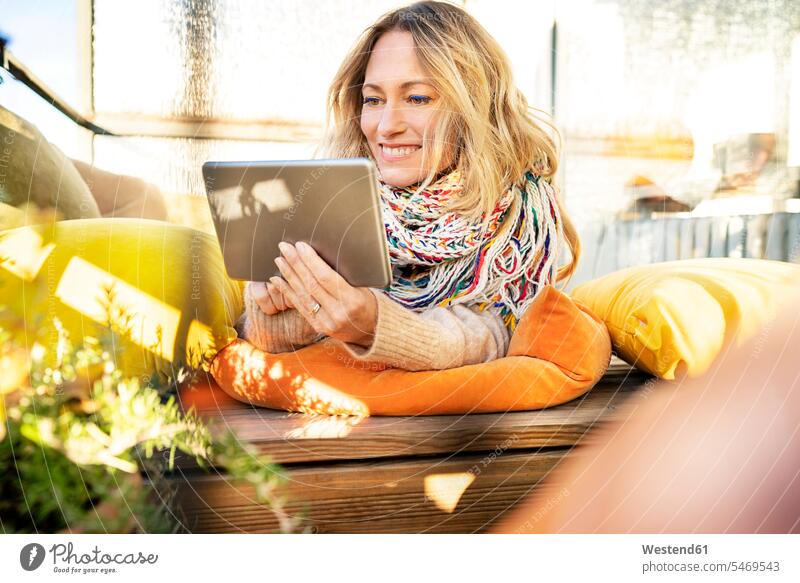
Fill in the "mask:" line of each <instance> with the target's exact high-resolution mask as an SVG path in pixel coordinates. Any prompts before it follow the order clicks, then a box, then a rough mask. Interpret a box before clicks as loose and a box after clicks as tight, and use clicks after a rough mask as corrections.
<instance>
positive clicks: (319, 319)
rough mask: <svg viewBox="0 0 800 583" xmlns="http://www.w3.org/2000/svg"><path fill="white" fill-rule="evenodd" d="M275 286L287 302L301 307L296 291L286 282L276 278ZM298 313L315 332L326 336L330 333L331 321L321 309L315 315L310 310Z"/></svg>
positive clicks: (301, 309)
mask: <svg viewBox="0 0 800 583" xmlns="http://www.w3.org/2000/svg"><path fill="white" fill-rule="evenodd" d="M275 285H276V287H278V288H279V289H280V290H281V293H282V294H283V295H284V296H285V297H286V298H287V300H288V301H289V302H292V303H293V304H294V305H295V306H302V305H303V303H302V301H301V300H300V299H299V297H298V294H297V291H295V290H294V289H292V287H291V286H290V285H289V284H288V283H287V282H286V280H284V279H282V278H280V277H278V278H276V281H275ZM298 311H299V312H300V313H301V314H302V315H303V316H304V317H305V319H306V320H307V321H308V323H309V324H311V326H312V327H313V328H314V330H316V331H317V332H322V333H323V334H328V333H329V332H330V330H331V326H332V321H331V319H330V317H329V316H328V313H327V312H325V311H324V310H323V309H322V308H320V309H319V311H317V313H316V314H312V313H311V310H310V309H304V308H298Z"/></svg>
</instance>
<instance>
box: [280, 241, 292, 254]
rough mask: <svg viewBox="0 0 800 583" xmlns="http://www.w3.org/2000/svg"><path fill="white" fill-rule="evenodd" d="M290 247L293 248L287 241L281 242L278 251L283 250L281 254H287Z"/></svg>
mask: <svg viewBox="0 0 800 583" xmlns="http://www.w3.org/2000/svg"><path fill="white" fill-rule="evenodd" d="M290 247H291V245H289V244H288V243H286V242H285V241H281V242H280V243H278V249H280V250H281V253H284V254H285V253H286V252H287V251H289V248H290Z"/></svg>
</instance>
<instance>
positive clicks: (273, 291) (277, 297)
mask: <svg viewBox="0 0 800 583" xmlns="http://www.w3.org/2000/svg"><path fill="white" fill-rule="evenodd" d="M267 293H268V294H269V297H270V299H271V300H272V305H273V306H275V309H276V310H278V311H279V312H282V311H284V310H285V309H286V302H284V301H283V295H282V294H281V293H280V291H279V290H278V288H277V287H275V285H274V284H273V283H271V282H269V281H268V282H267Z"/></svg>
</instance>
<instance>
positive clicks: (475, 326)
mask: <svg viewBox="0 0 800 583" xmlns="http://www.w3.org/2000/svg"><path fill="white" fill-rule="evenodd" d="M253 285H263V284H261V283H253V282H251V283H248V284H247V286H246V287H245V292H244V303H245V313H244V315H243V317H242V319H241V320H240V321H239V323H238V324H237V329H238V331H239V335H240V337H242V338H244V339H245V340H247V341H248V342H250V343H251V344H253V345H254V346H256V347H257V348H260V349H261V350H264V351H266V352H271V353H278V352H287V351H290V350H295V349H297V348H300V347H302V346H306V345H308V344H311V343H313V342H317V341H319V340H322V339H324V338H327V337H326V336H325V335H324V334H318V333H317V332H316V331H315V330H314V328H313V327H312V326H311V324H309V323H308V321H307V320H306V319H305V317H304V316H303V315H302V314H301V313H300V312H298V311H297V310H295V309H291V310H286V311H283V312H279V313H277V314H275V315H272V316H270V315H267V314H265V313H264V312H263V311H262V310H261V308H259V307H258V304H257V303H256V302H255V300H253V299H252V297H251V296H250V288H251V286H253ZM370 291H371V292H372V293H373V294H375V297H376V298H377V300H378V321H377V324H376V327H375V336H374V339H373V342H372V345H371V346H370V347H369V348H364V347H363V346H359V345H356V344H350V343H347V342H342V341H340V340H336V339H334V338H328V340H327V341H328V342H335V343H337V344H338V345H339V346H341V347H343V348H344V349H345V350H346V351H347V352H348V353H349V354H350V356H351V357H352V358H353V359H354V360H356V361H358V362H365V363H383V364H385V365H387V366H391V367H394V368H402V369H405V370H442V369H447V368H454V367H457V366H463V365H466V364H476V363H479V362H488V361H490V360H494V359H497V358H501V357H503V356H505V355H506V351H507V350H508V344H509V341H510V338H511V334H510V332H509V330H508V328H507V327H506V326H505V324H504V323H503V321H502V320H501V319H500V316H498V315H497V314H494V313H492V312H488V311H484V312H481V311H479V310H478V309H477V307H473V308H467V307H465V306H463V305H455V306H450V307H447V308H444V307H434V308H429V309H428V310H425V311H424V312H421V313H417V312H414V311H412V310H409V309H408V308H406V307H404V306H401V305H400V304H398V303H397V302H395V301H394V300H392V299H391V298H389V296H387V295H386V294H384V293H383V292H382V291H380V290H377V289H373V288H370Z"/></svg>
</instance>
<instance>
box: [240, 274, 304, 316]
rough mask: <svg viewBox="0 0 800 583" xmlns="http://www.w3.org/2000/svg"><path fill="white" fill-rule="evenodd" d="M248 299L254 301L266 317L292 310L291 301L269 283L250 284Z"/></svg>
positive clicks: (253, 282)
mask: <svg viewBox="0 0 800 583" xmlns="http://www.w3.org/2000/svg"><path fill="white" fill-rule="evenodd" d="M250 297H251V298H253V300H255V302H256V304H258V307H259V308H261V311H262V312H264V313H265V314H266V315H268V316H274V315H275V314H277V313H278V312H283V311H284V310H288V309H290V308H294V304H292V302H291V300H290V299H289V298H287V297H286V296H285V295H283V293H281V290H280V289H278V286H276V285H275V284H274V283H271V282H266V283H265V282H262V281H252V282H250Z"/></svg>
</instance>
